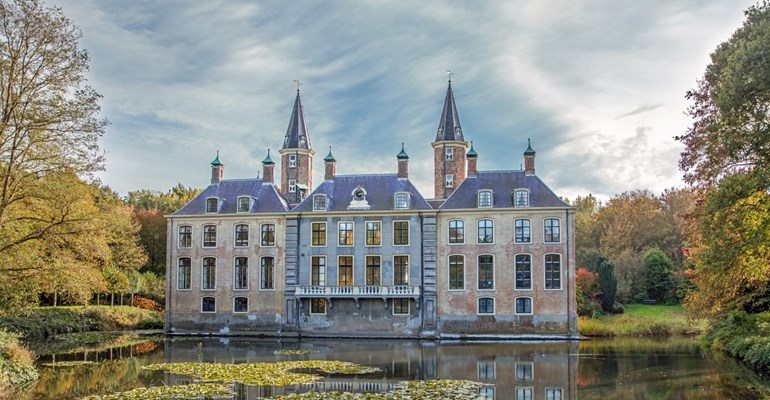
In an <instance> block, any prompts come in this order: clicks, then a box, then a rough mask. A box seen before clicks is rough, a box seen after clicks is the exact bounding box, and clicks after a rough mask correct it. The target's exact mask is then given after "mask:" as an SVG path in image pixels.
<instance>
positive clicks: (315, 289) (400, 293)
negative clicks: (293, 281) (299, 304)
mask: <svg viewBox="0 0 770 400" xmlns="http://www.w3.org/2000/svg"><path fill="white" fill-rule="evenodd" d="M294 294H295V295H296V296H305V297H415V296H419V295H420V287H419V286H406V285H403V286H402V285H399V286H300V287H298V288H297V289H296V290H295V292H294Z"/></svg>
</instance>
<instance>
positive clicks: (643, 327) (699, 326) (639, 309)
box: [578, 304, 708, 337]
mask: <svg viewBox="0 0 770 400" xmlns="http://www.w3.org/2000/svg"><path fill="white" fill-rule="evenodd" d="M707 326H708V322H707V321H706V320H704V319H692V318H690V317H688V315H687V312H686V311H685V309H684V308H683V307H682V306H680V305H645V304H629V305H627V306H625V312H624V313H623V314H605V315H598V316H593V317H589V316H583V317H579V319H578V328H579V330H580V334H581V335H583V336H589V337H614V336H671V335H697V334H700V333H701V332H703V331H704V330H705V329H706V328H707Z"/></svg>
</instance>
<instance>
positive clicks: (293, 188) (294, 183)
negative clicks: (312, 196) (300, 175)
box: [289, 179, 297, 193]
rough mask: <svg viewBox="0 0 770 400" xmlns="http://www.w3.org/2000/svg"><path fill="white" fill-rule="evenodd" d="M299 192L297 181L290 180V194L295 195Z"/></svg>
mask: <svg viewBox="0 0 770 400" xmlns="http://www.w3.org/2000/svg"><path fill="white" fill-rule="evenodd" d="M296 191H297V181H296V180H294V179H289V193H294V192H296Z"/></svg>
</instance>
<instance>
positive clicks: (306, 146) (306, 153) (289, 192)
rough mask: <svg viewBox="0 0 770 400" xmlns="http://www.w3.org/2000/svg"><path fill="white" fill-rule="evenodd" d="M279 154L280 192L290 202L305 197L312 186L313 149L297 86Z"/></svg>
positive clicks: (295, 202) (293, 202) (294, 202)
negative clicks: (295, 96)
mask: <svg viewBox="0 0 770 400" xmlns="http://www.w3.org/2000/svg"><path fill="white" fill-rule="evenodd" d="M279 153H280V154H281V192H283V194H284V195H285V196H286V198H287V199H289V202H291V203H292V204H297V203H299V202H300V201H302V199H304V198H305V196H306V195H307V193H308V192H309V190H310V188H311V187H312V186H313V155H314V154H315V152H314V151H313V148H312V146H311V145H310V135H309V132H308V129H307V125H306V123H305V111H304V109H303V108H302V100H301V99H300V96H299V88H297V98H296V99H295V100H294V109H293V110H292V112H291V119H290V120H289V128H288V129H287V130H286V137H285V138H284V140H283V147H282V148H281V150H280V151H279Z"/></svg>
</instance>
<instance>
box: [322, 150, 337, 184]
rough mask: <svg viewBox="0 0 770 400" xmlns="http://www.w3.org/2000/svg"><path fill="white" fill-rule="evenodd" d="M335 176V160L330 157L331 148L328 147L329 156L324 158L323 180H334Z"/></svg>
mask: <svg viewBox="0 0 770 400" xmlns="http://www.w3.org/2000/svg"><path fill="white" fill-rule="evenodd" d="M336 174H337V160H335V159H334V156H333V155H332V146H329V154H328V155H327V156H326V157H324V180H325V181H328V180H332V179H334V175H336Z"/></svg>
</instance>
